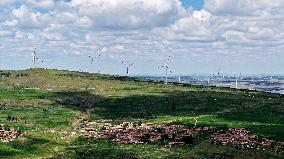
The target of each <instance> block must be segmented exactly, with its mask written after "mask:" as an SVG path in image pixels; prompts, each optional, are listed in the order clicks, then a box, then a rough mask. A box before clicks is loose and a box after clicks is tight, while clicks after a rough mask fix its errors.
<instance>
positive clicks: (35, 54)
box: [32, 48, 172, 84]
mask: <svg viewBox="0 0 284 159" xmlns="http://www.w3.org/2000/svg"><path fill="white" fill-rule="evenodd" d="M103 52H104V51H101V52H100V53H99V54H98V55H96V56H91V55H88V58H89V61H90V64H91V65H92V64H94V63H95V62H96V61H97V60H98V59H99V58H100V57H101V56H102V53H103ZM170 58H171V57H170V56H168V58H167V62H166V64H165V65H162V66H158V69H164V70H165V78H166V81H165V84H168V73H172V71H171V70H170V67H169V62H170ZM32 61H33V67H34V68H36V66H37V63H38V62H41V63H43V62H44V61H43V60H41V59H40V58H39V51H38V49H37V48H34V50H33V52H32ZM121 64H123V65H124V66H125V69H126V74H125V75H126V76H129V72H130V68H131V67H133V66H134V64H135V63H128V62H126V60H124V59H122V60H121ZM99 73H100V70H99Z"/></svg>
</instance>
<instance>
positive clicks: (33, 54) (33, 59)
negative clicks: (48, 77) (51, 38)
mask: <svg viewBox="0 0 284 159" xmlns="http://www.w3.org/2000/svg"><path fill="white" fill-rule="evenodd" d="M32 57H33V58H32V61H33V64H34V68H36V63H37V61H38V60H39V58H38V49H37V48H34V50H33V52H32ZM41 62H43V61H41Z"/></svg>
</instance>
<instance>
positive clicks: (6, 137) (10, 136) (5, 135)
mask: <svg viewBox="0 0 284 159" xmlns="http://www.w3.org/2000/svg"><path fill="white" fill-rule="evenodd" d="M23 134H24V132H23V131H21V130H14V129H9V128H4V127H3V125H1V126H0V141H1V142H11V141H13V140H15V139H16V138H18V137H19V136H22V135H23Z"/></svg>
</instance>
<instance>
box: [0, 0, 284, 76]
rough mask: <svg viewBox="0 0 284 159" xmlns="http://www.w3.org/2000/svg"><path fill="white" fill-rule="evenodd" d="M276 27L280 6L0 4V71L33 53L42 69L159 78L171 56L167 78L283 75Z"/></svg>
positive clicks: (90, 0) (217, 0)
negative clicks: (127, 70) (127, 67)
mask: <svg viewBox="0 0 284 159" xmlns="http://www.w3.org/2000/svg"><path fill="white" fill-rule="evenodd" d="M191 7H192V8H193V9H191ZM283 21H284V1H279V0H270V1H267V0H257V1H255V0H250V1H244V0H183V1H182V3H180V1H179V0H151V1H150V0H70V1H66V0H13V1H0V40H1V43H0V69H27V68H30V67H32V66H33V64H32V60H31V59H32V54H31V53H32V51H33V49H34V48H35V47H36V48H38V55H39V58H40V59H41V60H43V61H44V62H43V63H38V64H37V65H38V67H46V68H58V69H72V70H83V71H90V72H98V71H99V70H100V71H101V72H102V73H111V74H124V72H125V66H124V65H122V64H121V62H122V61H125V62H127V63H135V65H134V66H133V67H132V68H131V72H130V73H132V74H164V71H162V70H158V69H157V68H158V66H160V65H164V64H165V63H166V61H167V58H168V56H171V60H170V62H169V65H170V67H171V70H172V71H173V72H174V74H192V73H200V74H203V73H208V74H213V73H216V72H217V71H218V68H219V67H221V68H222V72H223V73H226V74H237V73H243V74H252V73H256V74H261V73H264V74H271V73H272V74H283V67H284V63H283V61H284V54H283V52H282V50H284V41H283V39H284V32H283V30H284V23H283ZM98 54H101V55H102V56H100V58H98V59H97V60H96V61H95V62H94V64H92V65H91V64H90V59H89V58H88V56H97V55H98Z"/></svg>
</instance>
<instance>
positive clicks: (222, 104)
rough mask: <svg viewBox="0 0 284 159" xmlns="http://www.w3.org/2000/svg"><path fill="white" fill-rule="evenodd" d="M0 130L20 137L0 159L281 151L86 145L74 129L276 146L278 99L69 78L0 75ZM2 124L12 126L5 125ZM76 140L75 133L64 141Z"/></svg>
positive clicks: (283, 112) (0, 151)
mask: <svg viewBox="0 0 284 159" xmlns="http://www.w3.org/2000/svg"><path fill="white" fill-rule="evenodd" d="M0 110H1V111H0V124H4V125H5V126H7V127H10V128H14V129H18V130H23V131H24V132H26V135H25V136H24V138H22V139H18V140H15V141H12V142H9V143H1V142H0V158H131V157H132V158H133V157H134V158H283V157H284V153H283V151H277V152H276V151H273V150H266V151H262V150H248V149H237V148H235V147H232V146H222V145H212V144H210V142H209V139H208V137H204V138H201V139H199V140H198V141H197V142H196V143H194V144H193V145H190V146H180V147H175V148H172V149H166V148H164V147H163V146H161V145H158V144H132V145H117V144H113V143H111V142H110V141H96V140H91V139H86V138H85V137H84V136H83V135H80V133H79V129H78V128H79V126H80V125H79V123H80V122H81V121H83V120H84V121H95V122H97V121H103V120H107V121H109V122H112V123H122V122H124V121H131V122H142V123H147V122H152V123H154V124H157V125H158V124H163V123H178V124H184V125H188V126H190V125H193V124H194V122H195V120H194V118H196V119H197V120H198V122H197V125H212V126H216V127H224V126H225V125H226V126H228V127H232V128H247V129H249V130H250V131H251V132H252V133H253V134H256V135H263V136H265V137H266V138H269V139H272V140H275V141H279V142H283V141H284V135H283V134H284V96H283V95H278V94H271V93H262V92H256V91H249V90H236V89H229V88H216V87H203V86H192V85H189V84H177V83H170V84H168V85H164V84H163V83H159V82H154V81H146V80H140V79H135V78H127V77H118V76H110V75H99V74H90V73H82V72H72V71H59V70H47V69H30V70H24V71H0ZM8 116H15V117H17V121H9V120H7V117H8ZM72 132H76V133H72Z"/></svg>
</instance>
